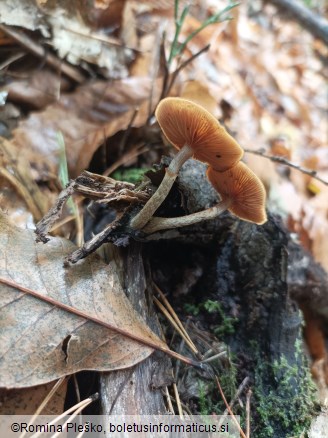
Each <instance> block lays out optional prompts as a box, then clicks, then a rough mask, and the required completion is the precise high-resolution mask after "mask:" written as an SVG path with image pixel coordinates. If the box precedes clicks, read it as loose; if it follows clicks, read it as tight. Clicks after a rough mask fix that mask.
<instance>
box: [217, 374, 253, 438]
mask: <svg viewBox="0 0 328 438" xmlns="http://www.w3.org/2000/svg"><path fill="white" fill-rule="evenodd" d="M215 380H216V383H217V386H218V388H219V391H220V394H221V397H222V400H223V402H224V404H225V405H226V407H227V410H228V412H229V414H230V415H231V417H232V419H233V421H234V422H235V424H236V426H237V427H238V430H239V433H240V435H241V436H242V438H247V436H246V435H245V433H244V432H243V430H242V428H241V427H240V424H239V423H238V420H237V418H236V417H235V415H234V413H233V412H232V410H231V408H230V406H229V404H228V402H227V399H226V398H225V395H224V392H223V390H222V387H221V384H220V381H219V378H218V377H217V376H215Z"/></svg>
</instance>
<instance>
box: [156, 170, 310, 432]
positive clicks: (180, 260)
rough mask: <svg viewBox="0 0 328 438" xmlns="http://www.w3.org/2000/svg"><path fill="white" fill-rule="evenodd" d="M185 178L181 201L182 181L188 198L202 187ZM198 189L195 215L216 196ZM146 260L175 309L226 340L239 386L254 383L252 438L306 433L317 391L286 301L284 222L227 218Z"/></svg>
mask: <svg viewBox="0 0 328 438" xmlns="http://www.w3.org/2000/svg"><path fill="white" fill-rule="evenodd" d="M196 166H198V164H197V165H196ZM191 171H192V172H193V173H194V172H195V167H194V164H193V167H192V169H190V172H191ZM185 172H186V176H184V174H183V173H182V175H181V177H180V190H182V194H185V193H184V192H183V182H182V181H183V180H188V190H192V185H193V184H195V185H196V187H197V188H199V184H200V182H199V181H200V180H199V179H197V178H195V177H193V178H190V177H189V176H190V175H189V173H190V172H189V170H188V168H185ZM200 173H201V172H200ZM201 184H202V185H203V186H202V187H204V185H205V189H204V190H203V191H202V192H201V191H199V190H197V191H196V193H198V194H199V196H198V197H197V206H196V207H195V209H196V210H197V209H198V208H199V202H200V199H201V200H203V202H204V203H206V204H208V197H206V195H204V196H202V193H205V194H209V197H211V196H212V192H211V189H210V188H209V187H207V183H206V181H203V180H202V181H201ZM194 193H195V192H194ZM188 201H189V202H190V198H188ZM188 207H189V208H188V212H190V211H192V210H193V205H190V203H189V205H188ZM166 237H167V236H166ZM148 257H149V259H150V260H151V263H152V269H153V275H154V277H155V279H156V281H157V282H158V283H159V285H160V287H161V288H162V289H163V290H164V291H165V292H167V293H170V296H171V302H172V304H173V305H175V306H176V307H177V308H180V310H181V312H183V309H184V308H185V307H183V305H182V304H183V303H188V305H189V306H190V304H193V305H194V306H195V308H197V306H198V310H199V312H198V316H197V318H198V322H200V321H201V324H202V327H203V328H204V330H207V331H212V332H215V333H221V334H222V333H225V336H224V340H225V342H227V343H228V345H229V347H230V349H231V352H232V353H233V356H234V361H235V362H236V364H237V383H240V382H241V381H242V379H243V378H244V377H245V376H248V377H249V378H250V380H249V382H250V387H251V389H252V392H253V398H252V404H251V405H252V415H251V424H252V437H253V438H262V437H266V438H268V437H272V438H286V437H289V436H290V437H292V436H298V434H300V433H301V432H302V431H304V430H306V428H307V427H308V426H309V424H310V421H311V417H312V415H313V413H314V396H313V384H312V382H311V378H310V376H309V369H308V364H307V360H306V357H305V353H304V351H303V346H302V340H301V339H302V317H301V313H300V311H299V309H298V307H297V305H296V303H295V302H294V301H292V299H291V298H290V296H289V293H288V283H287V267H288V233H287V231H286V230H285V229H284V228H283V226H282V225H281V224H280V223H279V220H278V219H277V218H274V217H272V216H270V215H269V220H268V222H267V223H266V224H265V225H263V226H257V225H253V224H250V223H247V222H242V221H239V220H237V219H234V218H232V217H231V215H229V214H227V215H224V216H223V217H221V218H219V219H218V220H215V221H212V222H211V223H208V224H205V223H204V225H203V226H199V225H198V226H197V227H196V226H193V227H187V228H186V229H183V230H182V229H181V230H180V234H175V235H174V236H171V239H170V240H165V241H162V242H158V241H157V242H156V243H153V244H152V247H151V248H149V251H148ZM209 300H210V301H211V302H215V301H217V302H219V303H220V306H221V308H220V311H217V312H215V309H214V311H212V312H208V311H206V305H204V303H208V302H209ZM222 309H223V310H224V312H225V317H222ZM218 310H219V309H218ZM185 316H186V315H185ZM197 318H196V319H197ZM227 321H228V322H229V324H227ZM231 322H233V324H232V325H233V329H234V333H233V334H231ZM228 328H229V330H228ZM229 332H230V333H229ZM221 339H222V337H221ZM219 413H220V412H217V414H219Z"/></svg>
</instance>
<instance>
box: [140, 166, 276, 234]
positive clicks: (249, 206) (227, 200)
mask: <svg viewBox="0 0 328 438" xmlns="http://www.w3.org/2000/svg"><path fill="white" fill-rule="evenodd" d="M207 176H208V179H209V181H210V182H211V184H212V185H213V186H214V188H215V189H216V190H217V191H218V192H219V194H220V196H221V199H222V200H221V202H219V204H217V205H216V206H214V207H211V208H208V209H206V210H204V211H200V212H197V213H193V214H189V215H187V216H181V217H174V218H163V217H153V218H152V219H151V220H150V221H149V223H148V224H147V225H146V226H145V227H144V228H143V231H144V232H145V233H147V234H151V233H154V232H156V231H160V230H167V229H172V228H180V227H185V226H187V225H193V224H196V223H198V222H202V221H204V220H209V219H214V218H216V217H217V216H219V215H220V214H221V213H223V212H224V211H226V210H229V211H230V212H231V213H233V214H235V215H236V216H237V217H239V218H240V219H242V220H245V221H248V222H253V223H255V224H258V225H262V224H264V223H265V222H266V221H267V217H266V212H265V198H266V196H265V188H264V186H263V184H262V182H261V181H260V180H259V178H258V177H257V176H256V175H255V174H254V173H253V172H252V171H251V170H250V169H249V168H248V167H247V166H246V165H245V164H244V163H238V164H236V166H234V167H232V168H231V169H229V170H227V171H225V172H217V171H216V170H214V169H212V168H211V167H209V168H208V170H207Z"/></svg>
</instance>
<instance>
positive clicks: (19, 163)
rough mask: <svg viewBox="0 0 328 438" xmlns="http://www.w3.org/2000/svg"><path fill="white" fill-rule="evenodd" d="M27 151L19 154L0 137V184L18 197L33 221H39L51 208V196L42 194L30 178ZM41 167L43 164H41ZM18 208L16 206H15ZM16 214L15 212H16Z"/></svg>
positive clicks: (12, 145) (14, 147)
mask: <svg viewBox="0 0 328 438" xmlns="http://www.w3.org/2000/svg"><path fill="white" fill-rule="evenodd" d="M28 156H29V151H28V150H27V149H23V151H22V152H20V151H19V150H18V149H17V146H15V145H14V144H13V143H12V142H11V141H8V140H6V139H5V138H2V137H0V183H1V186H2V187H10V188H11V189H12V190H15V191H16V193H17V194H18V195H19V196H20V200H21V203H22V204H23V203H25V204H26V206H27V207H28V210H29V211H30V213H32V215H33V218H34V220H35V221H39V220H40V219H41V218H42V217H43V216H44V215H45V214H46V212H47V211H48V210H49V208H50V206H51V202H52V199H51V196H50V194H49V193H47V195H46V194H44V193H43V192H41V190H40V189H39V187H38V185H37V184H36V182H35V181H34V179H33V177H32V171H31V168H30V164H29V160H28V159H27V157H28ZM40 164H41V166H42V165H43V163H41V162H40ZM16 207H18V205H17V206H16ZM16 213H17V212H16Z"/></svg>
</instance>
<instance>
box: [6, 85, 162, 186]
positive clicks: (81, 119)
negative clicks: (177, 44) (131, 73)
mask: <svg viewBox="0 0 328 438" xmlns="http://www.w3.org/2000/svg"><path fill="white" fill-rule="evenodd" d="M150 90H151V80H150V79H148V78H129V79H125V80H122V81H113V82H112V83H104V82H101V81H98V82H94V83H92V84H87V85H86V86H83V87H80V88H79V89H78V90H77V91H76V92H75V93H73V94H66V95H65V94H63V95H62V96H61V98H60V100H59V101H58V102H56V103H55V104H52V105H49V106H48V107H47V108H46V109H45V110H44V111H42V112H34V113H33V112H32V113H30V115H29V117H28V118H27V119H26V120H23V121H21V122H20V123H19V125H18V127H17V128H16V129H15V130H14V131H13V136H14V141H15V143H16V144H17V145H18V146H19V147H21V148H22V149H23V148H26V147H27V148H29V150H31V151H33V152H34V153H36V154H37V155H39V156H40V158H41V159H42V160H43V159H44V158H47V160H48V161H47V164H48V166H49V167H50V170H51V172H52V173H53V174H55V175H56V174H57V173H58V170H57V166H58V161H59V144H58V137H57V133H58V131H60V132H61V133H62V134H63V137H64V140H65V150H66V155H67V164H68V168H69V171H70V176H71V177H75V176H77V175H78V174H79V173H80V172H81V171H82V170H83V169H85V168H86V167H87V166H88V164H89V163H90V160H91V158H92V156H93V154H94V152H95V150H96V149H97V148H98V147H99V145H100V144H101V143H103V142H104V140H105V139H106V138H108V137H111V136H112V135H114V134H115V133H116V132H118V131H120V130H124V129H126V128H127V127H128V126H129V124H130V122H131V119H132V117H133V114H134V111H135V108H136V107H138V108H139V111H138V114H137V116H136V117H135V119H134V121H133V124H132V126H133V127H140V126H143V125H144V124H145V123H146V120H147V117H148V106H149V95H150ZM155 99H156V96H154V100H155ZM34 164H35V166H38V163H37V162H36V163H34Z"/></svg>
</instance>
